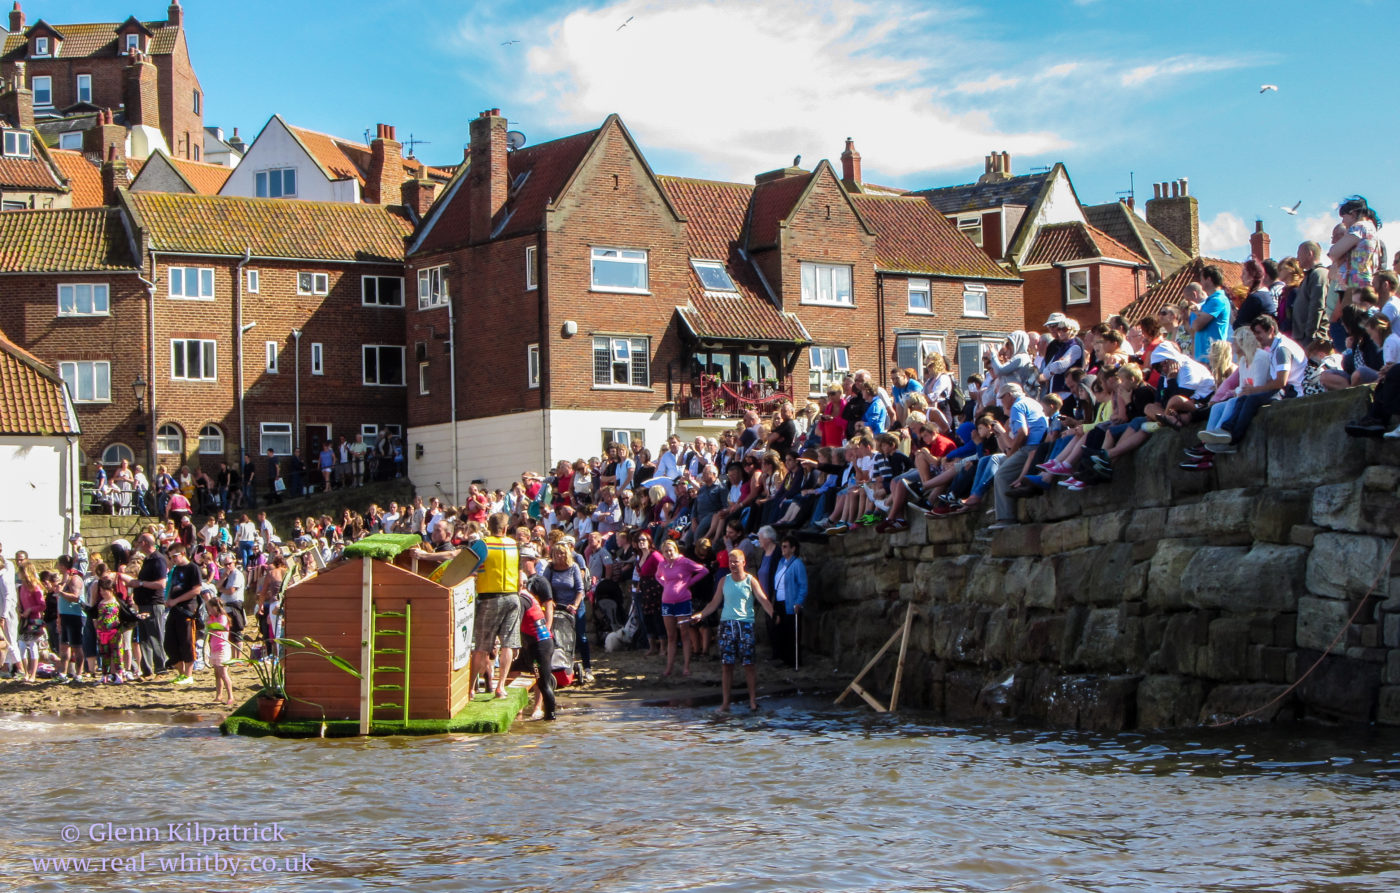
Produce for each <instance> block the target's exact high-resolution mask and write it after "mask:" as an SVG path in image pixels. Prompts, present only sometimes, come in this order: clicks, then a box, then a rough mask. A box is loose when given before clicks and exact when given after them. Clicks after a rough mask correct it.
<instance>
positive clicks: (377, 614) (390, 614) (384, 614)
mask: <svg viewBox="0 0 1400 893" xmlns="http://www.w3.org/2000/svg"><path fill="white" fill-rule="evenodd" d="M374 616H375V617H402V616H404V612H403V611H377V612H375V615H374Z"/></svg>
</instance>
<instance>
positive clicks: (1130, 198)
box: [1127, 195, 1134, 211]
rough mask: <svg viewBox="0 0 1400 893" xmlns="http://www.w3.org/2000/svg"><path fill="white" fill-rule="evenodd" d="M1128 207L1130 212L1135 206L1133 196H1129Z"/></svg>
mask: <svg viewBox="0 0 1400 893" xmlns="http://www.w3.org/2000/svg"><path fill="white" fill-rule="evenodd" d="M1127 205H1128V210H1129V211H1131V210H1133V208H1134V204H1133V197H1132V196H1131V195H1130V196H1128V201H1127Z"/></svg>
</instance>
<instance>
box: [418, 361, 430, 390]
mask: <svg viewBox="0 0 1400 893" xmlns="http://www.w3.org/2000/svg"><path fill="white" fill-rule="evenodd" d="M418 393H419V394H429V393H431V391H429V390H428V364H427V363H419V364H418Z"/></svg>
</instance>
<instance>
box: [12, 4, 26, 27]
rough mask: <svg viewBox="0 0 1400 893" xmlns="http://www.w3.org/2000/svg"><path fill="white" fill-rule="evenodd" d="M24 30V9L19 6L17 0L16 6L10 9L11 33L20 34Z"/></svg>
mask: <svg viewBox="0 0 1400 893" xmlns="http://www.w3.org/2000/svg"><path fill="white" fill-rule="evenodd" d="M23 30H24V10H22V9H20V8H19V0H15V8H14V9H11V10H10V33H11V34H18V33H20V32H21V31H23Z"/></svg>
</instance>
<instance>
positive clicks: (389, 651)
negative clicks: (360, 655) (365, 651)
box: [374, 648, 404, 654]
mask: <svg viewBox="0 0 1400 893" xmlns="http://www.w3.org/2000/svg"><path fill="white" fill-rule="evenodd" d="M374 653H375V654H403V653H404V650H403V649H402V648H376V649H374Z"/></svg>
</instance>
